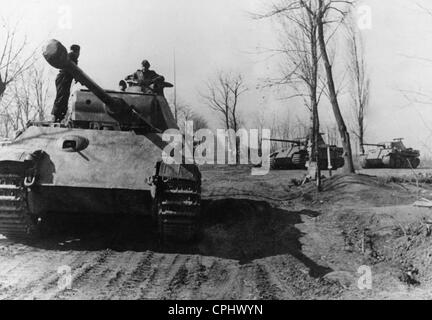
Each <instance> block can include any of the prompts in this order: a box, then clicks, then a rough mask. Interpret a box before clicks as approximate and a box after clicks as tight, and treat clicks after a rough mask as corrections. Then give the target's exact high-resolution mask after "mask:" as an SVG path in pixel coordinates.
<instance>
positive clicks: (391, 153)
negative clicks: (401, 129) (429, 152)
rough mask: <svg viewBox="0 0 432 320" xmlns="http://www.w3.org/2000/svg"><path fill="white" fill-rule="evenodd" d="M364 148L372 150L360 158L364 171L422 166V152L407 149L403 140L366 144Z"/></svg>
mask: <svg viewBox="0 0 432 320" xmlns="http://www.w3.org/2000/svg"><path fill="white" fill-rule="evenodd" d="M364 146H369V147H372V148H370V149H369V150H368V151H367V153H366V154H364V155H362V156H361V157H360V164H361V167H362V168H363V169H374V168H390V169H403V168H407V169H411V168H412V169H416V168H418V166H419V165H420V151H418V150H414V149H412V148H406V147H405V145H404V144H403V139H402V138H399V139H394V140H393V141H391V142H384V143H378V144H369V143H366V144H364Z"/></svg>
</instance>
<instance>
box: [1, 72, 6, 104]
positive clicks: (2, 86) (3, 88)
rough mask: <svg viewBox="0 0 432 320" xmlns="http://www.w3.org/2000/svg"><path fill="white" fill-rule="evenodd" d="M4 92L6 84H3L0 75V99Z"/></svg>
mask: <svg viewBox="0 0 432 320" xmlns="http://www.w3.org/2000/svg"><path fill="white" fill-rule="evenodd" d="M5 90H6V84H5V83H4V82H3V79H2V76H1V74H0V99H1V97H3V93H4V92H5Z"/></svg>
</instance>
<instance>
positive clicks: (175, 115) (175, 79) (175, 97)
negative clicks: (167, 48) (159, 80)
mask: <svg viewBox="0 0 432 320" xmlns="http://www.w3.org/2000/svg"><path fill="white" fill-rule="evenodd" d="M173 59H174V117H175V121H176V123H177V124H178V117H177V70H176V52H175V49H174V53H173Z"/></svg>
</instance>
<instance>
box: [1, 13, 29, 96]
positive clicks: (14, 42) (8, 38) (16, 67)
mask: <svg viewBox="0 0 432 320" xmlns="http://www.w3.org/2000/svg"><path fill="white" fill-rule="evenodd" d="M18 25H19V24H18V23H16V24H11V23H10V22H8V21H6V20H5V19H3V18H2V19H1V21H0V43H1V46H0V100H1V98H2V97H3V95H4V92H5V91H6V88H7V87H8V85H9V84H11V83H12V82H13V81H15V80H16V79H17V78H18V77H19V76H20V75H21V74H22V73H23V72H24V71H26V70H27V69H28V68H29V67H30V66H31V65H32V63H33V57H34V51H33V52H30V53H28V52H26V49H28V43H27V39H26V37H25V36H20V35H19V32H18Z"/></svg>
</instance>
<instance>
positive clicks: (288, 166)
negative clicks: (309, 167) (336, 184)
mask: <svg viewBox="0 0 432 320" xmlns="http://www.w3.org/2000/svg"><path fill="white" fill-rule="evenodd" d="M270 141H273V142H284V143H289V144H290V147H289V148H285V149H280V150H277V151H275V152H273V153H272V154H271V155H270V169H272V170H280V169H285V170H293V169H299V170H305V169H306V163H307V162H308V161H309V152H308V148H307V145H308V138H303V139H297V140H283V139H270ZM318 144H319V145H318V152H319V159H320V160H319V167H320V169H321V170H325V169H328V168H329V161H328V158H329V155H330V164H331V168H332V169H333V170H336V169H339V168H342V167H343V166H344V159H343V156H342V155H343V149H342V148H338V147H336V146H332V145H327V144H326V143H325V142H324V139H323V138H322V136H321V135H319V138H318Z"/></svg>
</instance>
